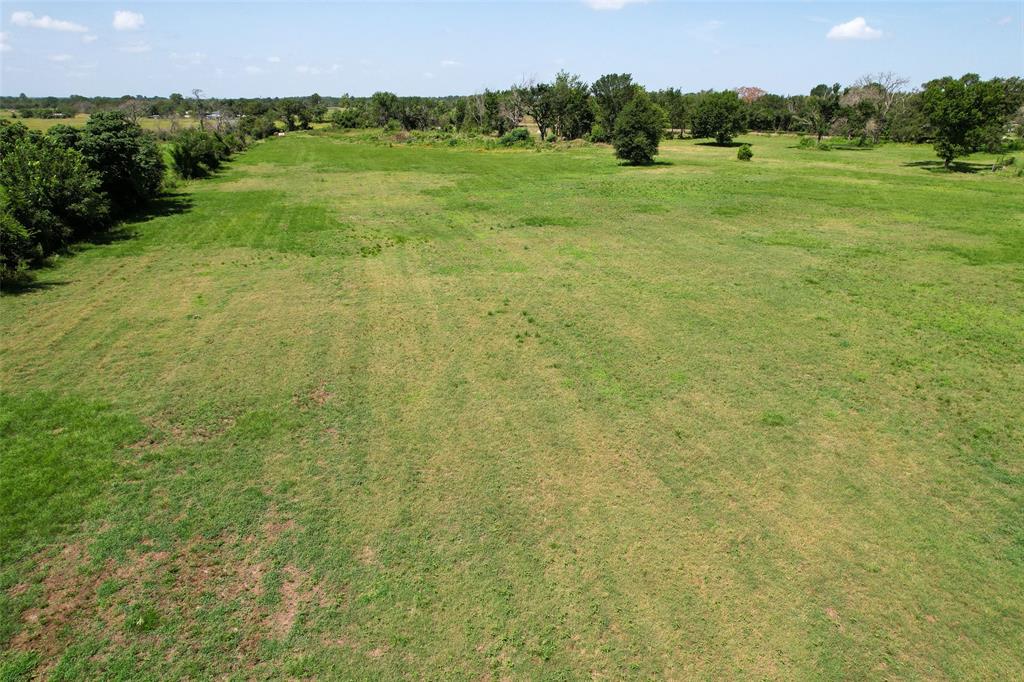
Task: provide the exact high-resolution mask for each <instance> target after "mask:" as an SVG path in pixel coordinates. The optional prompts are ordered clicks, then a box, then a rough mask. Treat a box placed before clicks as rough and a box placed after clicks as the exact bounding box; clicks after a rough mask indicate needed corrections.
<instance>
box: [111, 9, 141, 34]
mask: <svg viewBox="0 0 1024 682" xmlns="http://www.w3.org/2000/svg"><path fill="white" fill-rule="evenodd" d="M145 23H146V19H145V17H143V16H142V15H141V14H139V13H138V12H129V11H128V10H126V9H119V10H117V11H116V12H114V29H115V30H118V31H137V30H139V29H140V28H142V25H143V24H145Z"/></svg>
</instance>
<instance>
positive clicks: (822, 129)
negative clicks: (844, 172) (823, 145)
mask: <svg viewBox="0 0 1024 682" xmlns="http://www.w3.org/2000/svg"><path fill="white" fill-rule="evenodd" d="M840 89H841V86H840V85H839V83H836V84H834V85H832V86H831V87H829V86H827V85H825V84H824V83H822V84H820V85H816V86H814V88H812V89H811V96H810V97H808V98H807V99H806V100H805V101H804V106H805V118H806V120H807V123H808V125H809V126H810V128H811V130H812V131H813V132H814V133H815V134H817V136H818V142H821V138H822V137H823V136H824V135H826V134H828V131H829V130H830V129H831V128H832V124H833V123H835V120H836V119H837V118H838V117H839V114H840V112H841V111H842V104H841V103H840V98H841V95H840V92H839V91H840Z"/></svg>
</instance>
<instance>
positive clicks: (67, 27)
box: [11, 12, 89, 33]
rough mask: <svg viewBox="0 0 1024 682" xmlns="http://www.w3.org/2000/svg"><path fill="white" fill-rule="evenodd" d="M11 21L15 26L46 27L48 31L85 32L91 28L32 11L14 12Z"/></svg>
mask: <svg viewBox="0 0 1024 682" xmlns="http://www.w3.org/2000/svg"><path fill="white" fill-rule="evenodd" d="M11 23H12V24H14V25H15V26H30V27H32V28H44V29H46V30H48V31H69V32H71V33H85V32H86V31H88V30H89V29H88V28H86V27H85V26H82V25H81V24H76V23H74V22H73V21H64V20H63V19H54V18H53V17H51V16H48V15H43V16H41V17H37V16H36V15H35V14H33V13H32V12H14V13H13V14H11Z"/></svg>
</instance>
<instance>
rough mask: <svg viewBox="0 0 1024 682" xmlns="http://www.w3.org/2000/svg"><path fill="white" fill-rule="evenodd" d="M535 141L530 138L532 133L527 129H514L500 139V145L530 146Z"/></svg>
mask: <svg viewBox="0 0 1024 682" xmlns="http://www.w3.org/2000/svg"><path fill="white" fill-rule="evenodd" d="M531 142H533V140H532V139H531V138H530V131H529V130H527V129H526V128H513V129H512V130H510V131H508V132H507V133H505V134H504V135H502V136H501V137H500V138H499V139H498V144H500V145H501V146H503V147H513V146H516V145H528V144H530V143H531Z"/></svg>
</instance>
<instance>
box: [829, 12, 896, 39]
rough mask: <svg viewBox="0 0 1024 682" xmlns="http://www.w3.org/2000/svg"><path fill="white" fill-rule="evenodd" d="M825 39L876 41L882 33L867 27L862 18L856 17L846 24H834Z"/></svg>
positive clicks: (865, 21)
mask: <svg viewBox="0 0 1024 682" xmlns="http://www.w3.org/2000/svg"><path fill="white" fill-rule="evenodd" d="M825 37H826V38H828V39H829V40H878V39H879V38H881V37H882V32H881V31H879V30H878V29H877V28H872V27H871V26H868V22H867V20H866V19H865V18H864V17H856V18H854V19H850V20H849V21H847V22H846V23H843V24H836V25H835V26H833V27H832V28H830V29H829V31H828V34H827V35H826V36H825Z"/></svg>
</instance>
